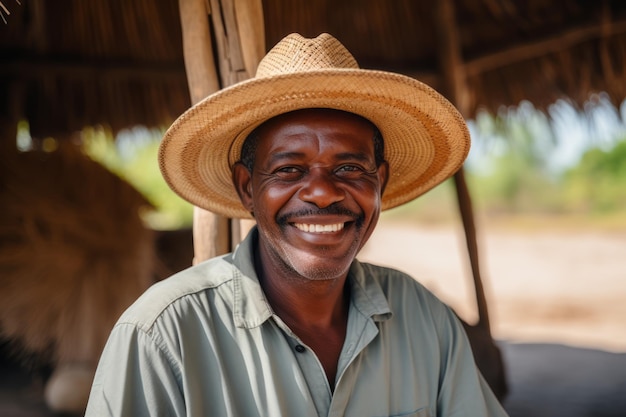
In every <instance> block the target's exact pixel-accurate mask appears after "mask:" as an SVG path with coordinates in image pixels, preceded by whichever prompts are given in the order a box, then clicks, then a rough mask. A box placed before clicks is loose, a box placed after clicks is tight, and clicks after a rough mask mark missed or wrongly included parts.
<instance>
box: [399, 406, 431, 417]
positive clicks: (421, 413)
mask: <svg viewBox="0 0 626 417" xmlns="http://www.w3.org/2000/svg"><path fill="white" fill-rule="evenodd" d="M389 417H431V414H430V409H428V408H420V409H419V410H415V411H411V412H409V413H402V414H393V415H391V416H389Z"/></svg>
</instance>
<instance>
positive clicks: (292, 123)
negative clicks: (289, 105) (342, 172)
mask: <svg viewBox="0 0 626 417" xmlns="http://www.w3.org/2000/svg"><path fill="white" fill-rule="evenodd" d="M374 131H375V126H374V125H373V124H372V123H371V122H370V121H369V120H367V119H365V118H364V117H361V116H359V115H356V114H353V113H348V112H345V111H341V110H334V109H303V110H296V111H293V112H289V113H285V114H281V115H279V116H276V117H274V118H272V119H270V120H268V121H266V122H264V123H263V124H262V125H260V126H259V127H257V128H256V129H255V130H254V132H252V134H251V135H250V136H251V137H253V138H254V140H255V141H257V142H261V143H263V144H265V145H268V144H276V142H281V143H282V144H285V145H287V144H293V145H296V144H297V143H298V142H301V141H300V139H305V138H307V137H308V136H314V137H316V138H318V139H319V138H332V139H334V140H336V141H337V142H339V143H341V144H346V145H350V144H355V145H356V143H354V142H359V141H361V140H363V141H365V140H366V141H367V143H368V146H369V144H371V143H372V138H373V135H374ZM256 145H259V143H257V144H256ZM270 147H271V146H270ZM255 148H257V146H255ZM256 150H259V151H260V149H258V148H257V149H256Z"/></svg>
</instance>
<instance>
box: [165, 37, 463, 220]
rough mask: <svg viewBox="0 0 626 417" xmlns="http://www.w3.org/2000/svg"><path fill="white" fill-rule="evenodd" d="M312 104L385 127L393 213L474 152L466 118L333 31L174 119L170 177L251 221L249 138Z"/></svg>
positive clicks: (294, 44)
mask: <svg viewBox="0 0 626 417" xmlns="http://www.w3.org/2000/svg"><path fill="white" fill-rule="evenodd" d="M304 108H332V109H338V110H344V111H348V112H352V113H355V114H358V115H361V116H363V117H365V118H367V119H369V120H370V121H372V122H373V123H374V124H375V125H376V126H377V127H378V128H379V130H380V131H381V133H382V135H383V138H384V141H385V158H386V159H387V161H388V162H389V166H390V179H389V182H388V184H387V188H386V190H385V193H384V195H383V201H382V208H383V210H385V209H389V208H392V207H396V206H398V205H401V204H404V203H406V202H408V201H410V200H412V199H414V198H416V197H418V196H419V195H421V194H423V193H425V192H426V191H428V190H430V189H431V188H433V187H434V186H436V185H437V184H439V183H441V182H442V181H444V180H445V179H446V178H448V177H450V176H451V175H452V174H454V172H456V171H457V170H458V169H459V168H460V167H461V165H462V163H463V161H464V160H465V158H466V156H467V153H468V152H469V146H470V139H469V133H468V130H467V127H466V125H465V121H464V120H463V118H462V117H461V115H460V114H459V112H458V111H457V110H456V109H455V108H454V106H452V105H451V104H450V103H449V102H448V101H447V100H446V99H445V98H444V97H443V96H441V95H440V94H439V93H437V92H436V91H434V90H433V89H432V88H430V87H428V86H427V85H425V84H423V83H421V82H419V81H417V80H415V79H413V78H409V77H406V76H403V75H399V74H394V73H389V72H384V71H373V70H365V69H359V68H358V64H357V63H356V61H355V60H354V58H353V57H352V55H351V54H350V53H349V52H348V51H347V50H346V49H345V47H344V46H343V45H341V43H339V41H337V40H336V39H335V38H333V37H332V36H330V35H328V34H323V35H320V36H319V37H317V38H315V39H306V38H303V37H301V36H300V35H297V34H292V35H289V36H287V37H286V38H284V39H283V40H282V41H281V42H279V43H278V44H277V45H276V46H275V47H274V48H273V49H272V50H271V51H270V52H269V53H268V54H267V55H266V57H265V58H264V59H263V60H262V61H261V63H260V64H259V67H258V70H257V74H256V76H255V78H252V79H250V80H247V81H244V82H241V83H239V84H236V85H233V86H231V87H228V88H225V89H223V90H221V91H219V92H217V93H215V94H213V95H211V96H209V97H207V98H206V99H205V100H203V101H201V102H200V103H198V104H196V105H195V106H194V107H192V108H191V109H189V110H188V111H187V112H185V113H184V114H183V115H182V116H181V117H179V118H178V120H176V122H174V124H173V125H172V126H171V127H170V129H169V130H168V131H167V132H166V134H165V136H164V139H163V142H162V144H161V149H160V153H159V163H160V167H161V172H162V173H163V176H164V178H165V180H166V181H167V182H168V184H169V185H170V187H171V188H172V189H173V190H174V191H175V192H176V193H178V194H179V195H180V196H181V197H183V198H184V199H186V200H187V201H189V202H191V203H192V204H194V205H196V206H198V207H202V208H204V209H207V210H209V211H212V212H215V213H218V214H222V215H224V216H227V217H234V218H249V217H250V214H249V213H248V212H247V211H246V210H245V209H244V208H243V206H242V205H241V203H240V201H239V197H238V196H237V193H236V191H235V189H234V186H233V184H232V178H231V167H232V165H233V164H234V163H235V162H236V161H238V160H239V156H240V151H241V146H242V144H243V141H244V140H245V138H246V137H247V136H248V134H249V133H250V132H251V131H252V130H253V129H254V128H256V127H257V126H258V125H260V124H261V123H263V122H264V121H266V120H268V119H270V118H272V117H274V116H277V115H279V114H282V113H286V112H289V111H293V110H298V109H304Z"/></svg>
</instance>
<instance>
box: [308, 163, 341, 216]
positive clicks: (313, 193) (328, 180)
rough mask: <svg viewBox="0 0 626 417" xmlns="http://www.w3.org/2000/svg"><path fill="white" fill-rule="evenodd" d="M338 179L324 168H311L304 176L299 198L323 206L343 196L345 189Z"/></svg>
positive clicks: (337, 200)
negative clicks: (341, 186) (340, 185)
mask: <svg viewBox="0 0 626 417" xmlns="http://www.w3.org/2000/svg"><path fill="white" fill-rule="evenodd" d="M338 185H339V184H338V180H337V178H335V177H334V174H333V173H332V172H329V171H328V170H326V169H312V170H310V171H309V172H308V173H307V175H306V176H305V178H304V181H303V184H302V188H301V189H300V192H299V198H300V199H301V200H302V201H306V202H307V203H312V204H315V205H316V206H317V207H319V208H325V207H328V206H330V205H331V204H333V203H337V202H339V201H342V200H343V199H344V198H345V191H344V190H343V189H342V188H340V187H339V186H338Z"/></svg>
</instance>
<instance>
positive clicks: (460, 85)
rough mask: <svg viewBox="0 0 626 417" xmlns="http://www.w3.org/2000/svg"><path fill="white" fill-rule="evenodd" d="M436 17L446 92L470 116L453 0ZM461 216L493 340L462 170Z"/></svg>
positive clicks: (481, 315) (482, 318)
mask: <svg viewBox="0 0 626 417" xmlns="http://www.w3.org/2000/svg"><path fill="white" fill-rule="evenodd" d="M435 7H436V8H437V10H436V13H435V19H436V25H435V26H436V27H437V28H438V33H437V39H438V44H439V46H440V48H439V50H440V55H439V57H440V63H441V68H442V72H443V74H444V77H443V78H444V84H445V88H444V91H445V92H446V96H447V97H448V99H449V100H451V101H452V103H454V104H455V105H456V106H457V108H458V109H459V111H460V112H461V114H462V115H464V116H466V115H467V114H468V112H469V105H470V103H469V96H468V94H469V93H468V87H467V84H466V82H467V78H466V73H465V68H464V65H463V60H462V57H461V42H460V39H459V34H458V28H457V24H456V18H455V13H454V5H453V3H452V0H439V1H438V2H437V6H435ZM454 184H455V189H456V195H457V201H458V205H459V213H460V215H461V220H462V222H463V228H464V231H465V243H466V245H467V250H468V257H469V262H470V267H471V269H472V276H473V282H474V290H475V296H476V306H477V310H478V323H477V326H478V327H480V328H482V329H483V330H484V331H485V332H486V333H487V334H489V336H490V337H491V331H490V328H491V327H490V320H489V311H488V308H487V300H486V297H485V290H484V286H483V281H482V277H481V272H480V262H479V256H478V243H477V234H476V225H475V222H474V210H473V207H472V200H471V197H470V194H469V190H468V187H467V182H466V181H465V173H464V170H463V168H461V169H460V170H459V171H458V172H457V173H456V174H455V175H454Z"/></svg>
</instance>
